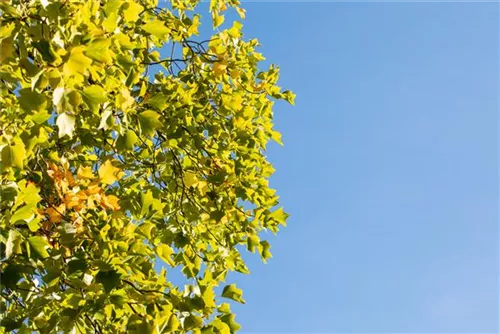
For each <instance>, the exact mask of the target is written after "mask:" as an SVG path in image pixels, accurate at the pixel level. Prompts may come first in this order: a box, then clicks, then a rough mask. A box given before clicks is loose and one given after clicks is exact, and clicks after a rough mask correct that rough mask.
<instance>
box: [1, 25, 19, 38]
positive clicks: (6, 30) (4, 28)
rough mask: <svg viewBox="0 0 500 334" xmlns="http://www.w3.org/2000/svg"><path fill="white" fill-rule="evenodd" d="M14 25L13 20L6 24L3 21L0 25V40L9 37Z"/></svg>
mask: <svg viewBox="0 0 500 334" xmlns="http://www.w3.org/2000/svg"><path fill="white" fill-rule="evenodd" d="M15 27H16V25H15V24H14V22H11V23H8V24H5V23H3V24H2V25H0V40H2V39H4V38H7V37H10V36H11V35H12V32H13V31H14V28H15Z"/></svg>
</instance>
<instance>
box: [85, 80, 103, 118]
mask: <svg viewBox="0 0 500 334" xmlns="http://www.w3.org/2000/svg"><path fill="white" fill-rule="evenodd" d="M82 98H83V101H84V102H85V103H86V104H87V106H88V107H89V109H90V110H92V111H93V112H97V111H98V110H99V104H101V103H104V102H106V101H108V98H107V96H106V91H105V90H104V89H103V88H102V87H101V86H98V85H91V86H88V87H86V88H85V89H84V90H83V91H82Z"/></svg>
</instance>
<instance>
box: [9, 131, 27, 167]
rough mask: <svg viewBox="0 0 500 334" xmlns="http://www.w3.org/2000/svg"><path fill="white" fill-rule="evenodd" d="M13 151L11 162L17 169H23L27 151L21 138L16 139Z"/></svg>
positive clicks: (11, 149)
mask: <svg viewBox="0 0 500 334" xmlns="http://www.w3.org/2000/svg"><path fill="white" fill-rule="evenodd" d="M10 151H11V162H12V165H13V166H15V167H19V168H23V167H24V159H25V158H26V149H25V147H24V143H23V141H22V140H21V138H19V137H16V138H14V145H12V146H11V147H10Z"/></svg>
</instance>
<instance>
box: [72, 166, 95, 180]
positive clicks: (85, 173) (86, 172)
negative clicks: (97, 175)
mask: <svg viewBox="0 0 500 334" xmlns="http://www.w3.org/2000/svg"><path fill="white" fill-rule="evenodd" d="M76 175H77V176H78V177H79V178H80V179H93V178H94V173H92V168H91V167H83V168H82V167H80V168H78V172H77V174H76Z"/></svg>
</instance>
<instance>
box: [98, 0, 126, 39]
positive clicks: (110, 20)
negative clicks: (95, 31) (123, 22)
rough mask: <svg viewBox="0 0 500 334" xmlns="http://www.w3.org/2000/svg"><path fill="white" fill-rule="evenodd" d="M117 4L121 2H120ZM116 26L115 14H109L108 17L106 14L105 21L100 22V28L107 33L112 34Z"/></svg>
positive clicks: (116, 17) (116, 16) (116, 18)
mask: <svg viewBox="0 0 500 334" xmlns="http://www.w3.org/2000/svg"><path fill="white" fill-rule="evenodd" d="M119 2H121V0H120V1H119ZM117 24H118V14H117V13H116V12H111V13H110V14H109V15H108V14H107V17H106V19H105V20H104V21H103V22H102V26H103V28H104V29H105V30H106V31H107V32H113V31H114V30H115V29H116V27H117Z"/></svg>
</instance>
